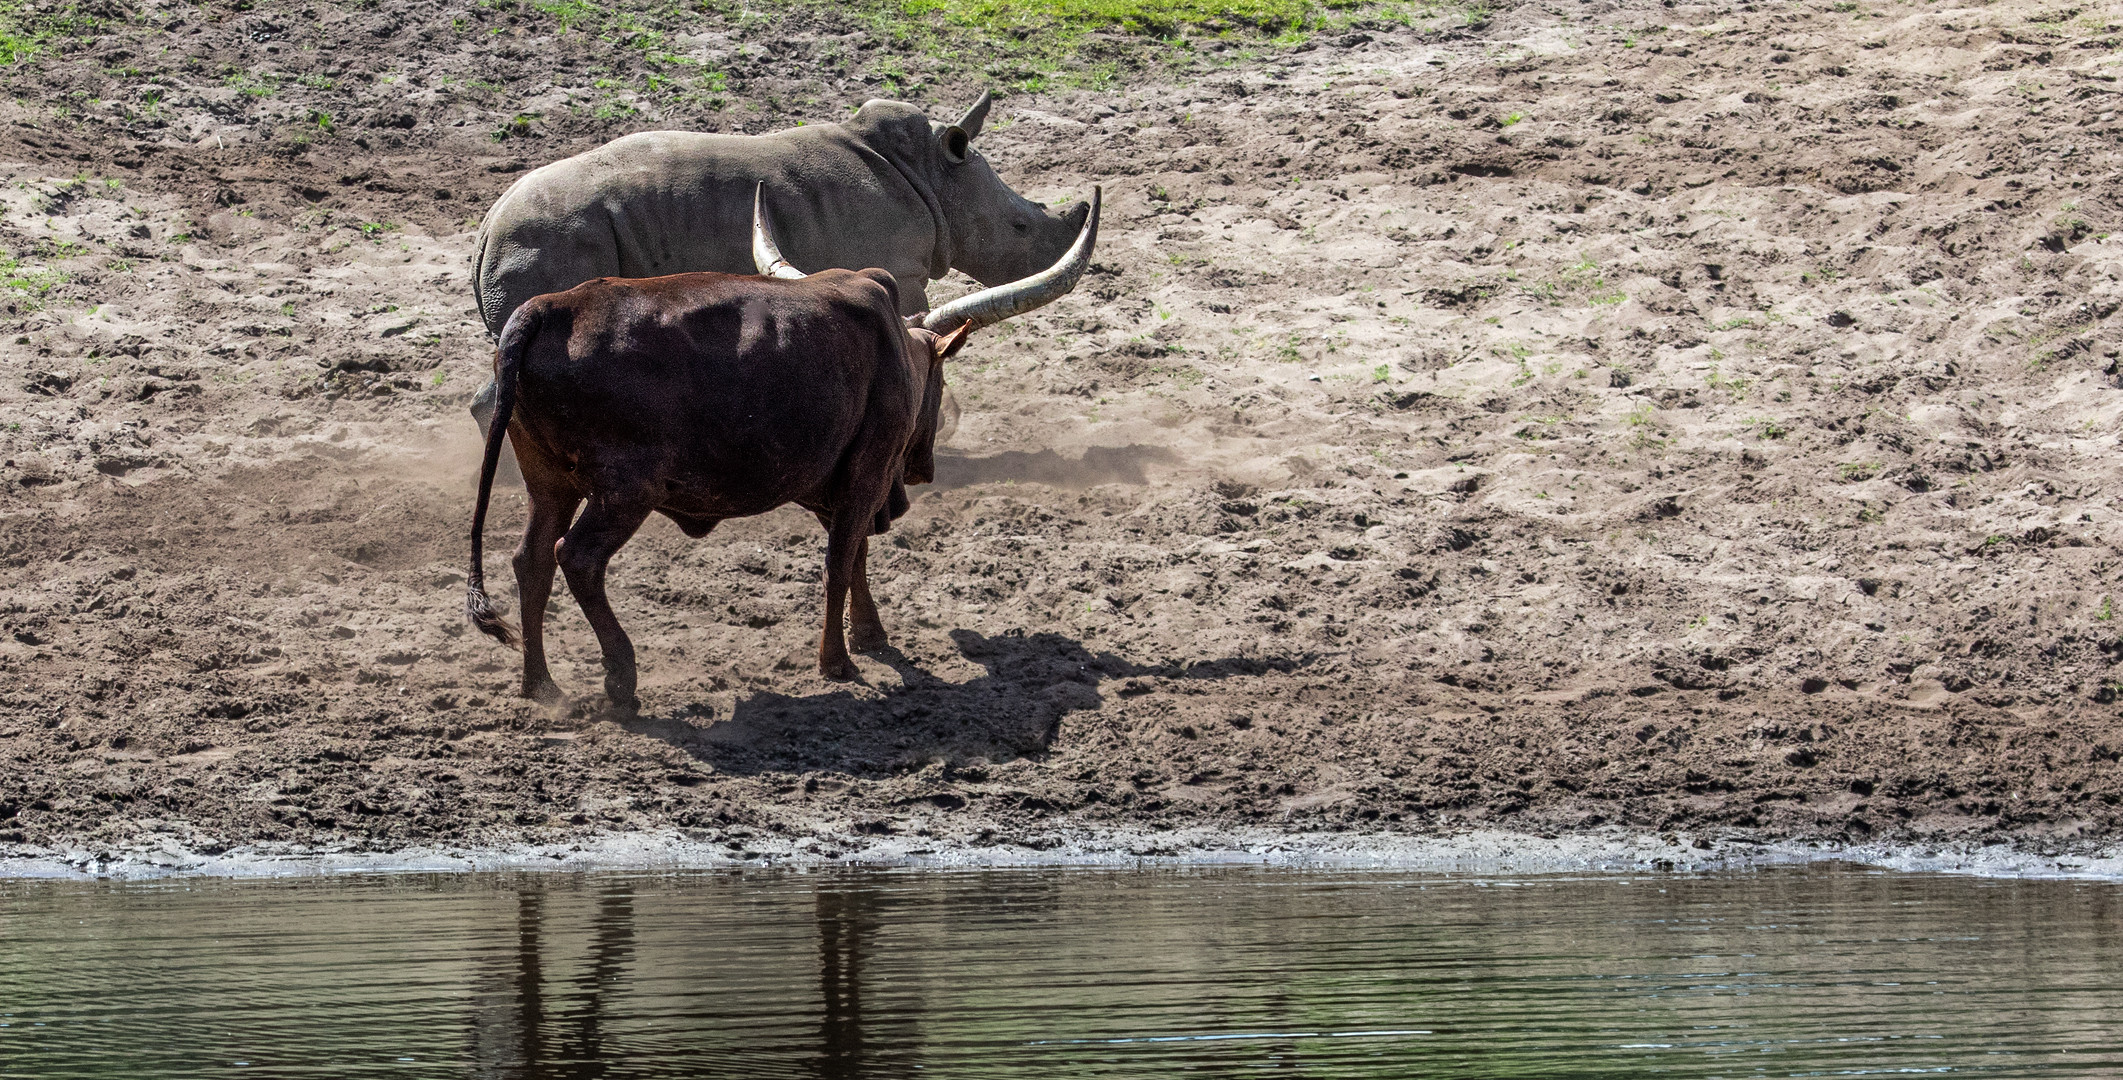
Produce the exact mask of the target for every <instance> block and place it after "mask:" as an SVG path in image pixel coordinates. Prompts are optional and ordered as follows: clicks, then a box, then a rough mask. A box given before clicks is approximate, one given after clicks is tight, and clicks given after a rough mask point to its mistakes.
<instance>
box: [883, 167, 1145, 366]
mask: <svg viewBox="0 0 2123 1080" xmlns="http://www.w3.org/2000/svg"><path fill="white" fill-rule="evenodd" d="M1102 195H1103V192H1102V191H1101V189H1099V188H1092V189H1091V216H1089V217H1087V218H1085V219H1084V228H1083V231H1082V232H1079V233H1077V234H1076V243H1074V244H1071V245H1069V251H1068V254H1065V255H1063V256H1062V257H1061V261H1060V262H1057V263H1055V264H1054V265H1053V266H1050V267H1048V268H1046V269H1045V270H1042V271H1040V272H1039V273H1037V274H1034V275H1032V276H1031V277H1028V278H1025V279H1023V280H1020V281H1013V282H1011V283H1009V284H1008V285H997V286H996V287H994V288H992V289H982V290H981V291H979V292H977V293H974V294H972V295H971V296H961V297H959V298H958V299H956V300H953V301H951V302H950V303H948V304H945V305H944V306H942V307H940V308H937V309H936V310H934V311H931V312H930V313H929V314H928V316H927V317H926V318H924V319H922V321H921V325H922V328H923V329H925V330H930V331H933V332H935V333H939V334H942V333H948V332H949V331H952V330H955V329H957V328H958V325H959V324H960V323H967V322H970V323H972V324H973V329H975V330H978V329H980V328H981V327H984V326H993V325H995V324H996V323H999V322H1001V321H1003V320H1004V319H1007V318H1009V317H1010V316H1012V315H1022V314H1024V313H1025V312H1027V311H1031V310H1032V309H1033V308H1036V307H1042V306H1045V305H1047V304H1051V303H1053V302H1054V301H1056V300H1059V299H1061V298H1062V296H1063V295H1065V294H1067V293H1068V291H1069V290H1071V289H1073V288H1076V281H1077V279H1078V278H1081V277H1083V276H1084V270H1085V268H1087V267H1089V266H1090V265H1091V248H1092V247H1093V246H1094V245H1096V244H1097V243H1098V205H1099V201H1100V199H1101V197H1102Z"/></svg>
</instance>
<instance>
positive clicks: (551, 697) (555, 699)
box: [523, 679, 562, 705]
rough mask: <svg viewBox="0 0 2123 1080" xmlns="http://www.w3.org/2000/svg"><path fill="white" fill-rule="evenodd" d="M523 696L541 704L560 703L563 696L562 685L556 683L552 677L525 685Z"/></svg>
mask: <svg viewBox="0 0 2123 1080" xmlns="http://www.w3.org/2000/svg"><path fill="white" fill-rule="evenodd" d="M523 696H524V697H527V698H530V699H531V700H532V701H535V702H537V703H539V704H540V705H558V704H560V699H561V697H562V695H561V693H560V687H558V686H556V685H554V683H553V680H551V679H546V680H544V681H542V682H536V683H532V684H530V685H528V686H525V687H524V688H523Z"/></svg>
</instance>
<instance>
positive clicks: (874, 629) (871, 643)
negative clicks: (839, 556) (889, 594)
mask: <svg viewBox="0 0 2123 1080" xmlns="http://www.w3.org/2000/svg"><path fill="white" fill-rule="evenodd" d="M848 601H849V606H850V607H851V608H852V609H853V610H851V611H850V612H849V613H848V614H849V619H848V624H849V625H848V647H849V648H851V649H854V650H855V651H856V652H864V653H866V652H876V651H877V650H879V649H882V648H884V647H885V646H887V645H890V644H891V643H892V641H891V639H890V638H888V637H886V636H885V622H884V620H883V619H880V618H878V617H877V601H875V600H872V599H871V598H870V538H869V537H867V536H865V537H863V539H862V543H860V544H858V545H856V549H855V578H854V580H853V581H851V582H849V583H848Z"/></svg>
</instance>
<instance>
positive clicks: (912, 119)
mask: <svg viewBox="0 0 2123 1080" xmlns="http://www.w3.org/2000/svg"><path fill="white" fill-rule="evenodd" d="M990 100H991V99H990V96H989V95H987V94H982V95H981V99H980V101H979V102H977V103H976V104H975V105H974V106H973V108H972V109H970V110H968V111H967V113H966V114H965V116H964V117H963V118H962V119H960V120H959V121H958V122H957V123H955V124H945V123H939V122H937V121H935V120H931V119H929V117H928V116H926V115H924V114H923V113H922V111H921V110H920V109H918V108H916V107H915V106H912V105H909V104H906V103H905V102H898V101H876V100H873V101H869V102H865V103H864V104H863V106H862V108H860V109H858V110H856V113H855V116H854V118H853V119H851V120H848V121H847V122H845V123H834V124H812V125H806V126H801V127H795V128H790V129H789V130H786V131H777V132H773V133H771V134H767V135H703V134H698V133H695V132H687V131H645V132H641V133H639V134H635V135H628V136H626V137H624V138H621V139H615V140H613V141H612V142H609V143H606V144H605V145H603V146H600V147H598V148H597V149H595V150H591V151H589V152H587V153H582V154H577V155H576V156H574V157H571V158H567V159H565V160H562V161H556V162H554V163H553V164H551V165H547V166H544V167H542V168H539V169H535V170H532V171H531V172H529V173H526V174H525V175H524V176H523V177H522V178H521V179H519V180H517V181H516V183H515V184H513V185H511V186H510V188H509V189H508V190H507V191H506V192H503V193H502V196H501V198H500V200H499V201H497V202H495V204H494V207H493V209H491V210H489V211H487V216H486V220H485V222H483V223H482V224H481V225H480V227H479V250H478V254H477V257H476V259H477V261H476V267H477V268H476V272H475V273H474V276H473V290H474V292H475V294H476V296H477V298H478V301H479V313H480V316H481V318H482V319H484V320H485V322H486V327H487V332H488V333H489V334H498V333H500V331H501V327H502V325H503V324H504V323H506V322H507V321H508V318H509V315H510V314H511V313H512V312H514V311H515V310H516V308H517V307H518V306H520V305H521V304H522V303H523V302H524V301H526V300H529V299H530V298H531V297H534V296H538V295H541V294H544V293H552V292H560V291H563V290H565V289H570V288H573V287H575V286H576V285H579V284H581V283H582V282H585V281H588V280H590V279H592V278H599V277H628V278H640V277H655V276H658V275H662V274H678V273H688V272H692V271H700V270H714V271H721V272H723V273H731V274H745V273H751V272H752V270H753V266H752V247H751V243H752V196H753V191H754V189H755V188H757V187H758V185H759V184H761V183H762V182H764V183H765V184H766V190H767V191H768V192H770V193H771V195H770V203H769V207H768V209H769V211H770V212H771V213H772V215H773V219H774V221H775V222H776V223H777V226H778V232H779V239H780V241H781V245H782V250H783V251H784V252H785V253H786V254H787V256H788V258H789V261H790V262H792V263H794V264H795V265H797V266H800V267H803V268H804V269H805V270H807V271H815V270H825V269H828V268H833V267H840V268H845V269H864V268H868V267H873V266H874V267H880V268H882V269H885V270H889V271H891V273H892V276H893V277H894V278H895V279H897V281H898V282H899V296H900V306H901V307H902V308H904V309H905V310H904V311H903V312H902V314H913V313H914V312H917V311H922V310H925V309H927V308H928V306H929V301H928V295H927V292H926V289H927V287H928V284H929V282H930V281H932V280H935V279H936V278H940V277H942V276H944V274H945V273H947V272H949V271H950V270H953V269H957V270H962V271H964V272H965V273H966V274H967V275H969V276H971V277H972V278H974V279H975V280H977V281H979V282H981V283H982V284H984V285H991V286H992V285H1000V284H1004V283H1007V282H1011V281H1016V280H1018V279H1020V278H1024V277H1029V276H1031V275H1032V274H1034V273H1037V272H1038V271H1040V270H1042V269H1044V268H1046V267H1047V266H1049V265H1051V264H1053V263H1054V261H1055V260H1056V259H1059V258H1060V257H1061V255H1062V253H1063V252H1065V251H1067V250H1068V249H1069V245H1070V244H1071V243H1072V242H1074V240H1075V239H1076V235H1077V232H1078V230H1079V229H1080V228H1081V226H1082V225H1083V223H1084V219H1085V217H1086V216H1087V215H1088V214H1089V213H1090V207H1089V206H1088V205H1087V204H1085V203H1081V202H1080V203H1077V204H1076V205H1075V206H1074V207H1072V208H1070V209H1069V211H1068V212H1067V213H1064V214H1061V215H1059V216H1057V215H1054V214H1049V213H1047V212H1046V211H1045V210H1044V209H1042V208H1041V207H1040V206H1039V205H1038V204H1036V203H1034V202H1032V201H1030V200H1028V199H1026V198H1025V197H1024V196H1022V195H1019V194H1018V193H1017V192H1015V191H1013V190H1011V188H1010V186H1009V185H1008V184H1005V183H1003V181H1002V178H1001V177H999V176H997V175H996V174H995V170H994V169H992V168H990V167H989V165H988V163H987V161H986V160H985V159H983V158H982V157H981V155H980V152H979V151H977V150H975V149H973V146H972V142H973V138H974V137H975V136H976V135H979V134H980V129H981V125H982V123H983V122H984V121H985V120H986V119H987V115H988V106H989V102H990ZM493 389H494V388H493V384H491V383H489V384H488V385H487V386H486V387H485V388H484V389H482V390H481V391H480V393H479V396H478V398H477V399H476V400H475V401H474V402H473V404H472V412H473V414H474V415H476V416H478V417H479V423H480V426H481V427H482V428H484V427H485V426H486V424H487V419H488V417H489V416H491V415H492V410H493Z"/></svg>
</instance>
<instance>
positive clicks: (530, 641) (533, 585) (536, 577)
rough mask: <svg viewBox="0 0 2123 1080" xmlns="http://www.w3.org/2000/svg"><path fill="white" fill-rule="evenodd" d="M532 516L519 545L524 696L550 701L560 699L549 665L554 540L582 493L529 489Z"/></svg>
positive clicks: (518, 579) (518, 561)
mask: <svg viewBox="0 0 2123 1080" xmlns="http://www.w3.org/2000/svg"><path fill="white" fill-rule="evenodd" d="M530 496H531V518H530V520H529V521H528V522H526V523H525V524H524V527H523V542H522V543H521V544H518V545H517V547H516V560H515V564H516V591H517V592H518V594H520V595H521V596H522V598H523V696H525V697H527V698H530V699H531V700H533V701H538V702H543V703H545V704H547V705H550V704H552V703H553V702H556V701H559V700H560V687H559V686H557V685H555V684H554V682H553V673H552V672H551V671H549V670H547V668H546V659H545V612H546V603H547V601H549V600H550V599H551V598H552V596H553V570H554V568H555V566H556V565H557V564H556V562H555V560H554V556H553V544H554V543H555V542H557V541H558V540H559V539H560V537H561V534H563V533H565V532H567V531H568V521H569V520H570V519H572V518H573V517H574V516H575V508H576V507H578V506H580V505H582V499H581V498H580V497H579V496H576V495H573V494H567V493H552V492H541V491H539V490H538V489H536V488H532V489H531V491H530Z"/></svg>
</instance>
